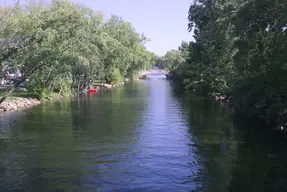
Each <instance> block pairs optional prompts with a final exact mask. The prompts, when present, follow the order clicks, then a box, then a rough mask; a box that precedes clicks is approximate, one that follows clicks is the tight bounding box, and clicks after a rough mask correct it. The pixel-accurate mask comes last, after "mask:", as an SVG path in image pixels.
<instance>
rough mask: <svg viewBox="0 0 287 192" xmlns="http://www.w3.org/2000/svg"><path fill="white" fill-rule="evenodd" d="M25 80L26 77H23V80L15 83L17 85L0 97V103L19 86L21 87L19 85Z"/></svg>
mask: <svg viewBox="0 0 287 192" xmlns="http://www.w3.org/2000/svg"><path fill="white" fill-rule="evenodd" d="M24 81H25V79H21V80H19V81H18V82H17V83H15V85H14V86H13V87H11V88H10V90H9V91H8V92H7V93H6V94H5V95H4V96H3V97H2V98H1V99H0V104H1V103H3V102H4V101H5V100H6V99H7V97H9V96H10V95H11V94H12V93H13V91H14V90H15V89H16V88H17V87H19V85H20V84H21V83H23V82H24Z"/></svg>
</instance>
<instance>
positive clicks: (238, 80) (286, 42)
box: [156, 0, 287, 130]
mask: <svg viewBox="0 0 287 192" xmlns="http://www.w3.org/2000/svg"><path fill="white" fill-rule="evenodd" d="M286 16H287V3H286V1H268V0H254V1H247V2H242V1H240V0H234V1H216V2H213V1H210V0H203V1H194V2H193V3H192V5H191V6H190V7H189V12H188V21H189V22H188V26H189V31H192V32H193V37H194V41H192V42H182V44H181V45H180V46H179V48H178V49H176V50H170V51H168V52H167V53H166V55H165V56H163V57H162V58H160V59H159V60H158V61H157V63H156V66H158V67H161V68H165V69H169V71H171V74H172V77H173V82H174V84H175V85H176V87H181V88H183V89H184V90H193V91H197V92H200V93H202V94H203V95H205V96H212V97H213V98H215V100H223V101H228V103H229V104H230V105H232V106H234V107H235V108H237V109H239V110H240V111H242V112H244V113H246V114H247V115H249V116H253V117H255V118H257V119H260V120H261V121H263V122H264V123H265V124H266V125H267V126H268V127H270V128H271V129H273V128H276V129H278V127H279V128H280V129H281V130H283V129H286V128H287V89H286V86H287V84H286V82H287V81H286V79H287V67H286V64H287V57H286V56H285V54H284V53H286V51H287V26H286Z"/></svg>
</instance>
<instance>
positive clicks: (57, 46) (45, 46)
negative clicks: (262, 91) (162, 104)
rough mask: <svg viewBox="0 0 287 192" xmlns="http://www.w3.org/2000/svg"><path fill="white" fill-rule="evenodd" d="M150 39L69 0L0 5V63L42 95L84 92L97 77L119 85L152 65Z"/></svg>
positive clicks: (20, 80)
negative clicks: (16, 72) (149, 47)
mask: <svg viewBox="0 0 287 192" xmlns="http://www.w3.org/2000/svg"><path fill="white" fill-rule="evenodd" d="M147 40H148V39H147V38H146V37H145V36H143V35H140V34H139V33H137V32H136V31H135V29H134V28H133V26H132V25H131V24H130V23H129V22H125V21H123V20H122V19H121V18H120V17H117V16H112V17H111V18H110V19H108V20H107V21H106V22H104V21H103V16H102V14H101V13H98V12H94V11H93V10H91V9H89V8H87V7H84V6H80V5H76V4H74V3H72V2H70V1H68V0H54V1H52V3H51V4H50V5H49V6H47V5H43V4H41V3H35V2H33V3H27V4H25V5H15V6H12V7H0V62H1V63H2V67H4V66H5V67H6V68H7V67H8V69H10V70H11V71H12V72H13V70H15V69H16V68H19V69H20V70H21V72H22V73H23V76H22V78H20V79H19V81H18V82H17V83H16V84H15V87H17V86H18V85H19V84H20V83H22V82H24V81H25V80H26V79H27V78H29V79H30V81H29V82H30V86H31V90H32V91H33V92H34V93H35V94H36V95H38V96H39V97H40V98H45V97H46V95H47V94H49V93H50V92H55V91H57V92H59V94H67V93H72V92H85V91H86V90H87V89H88V87H89V86H91V85H92V83H93V82H94V81H95V80H101V81H105V82H107V83H117V81H122V80H123V79H124V78H129V77H131V76H132V75H134V74H135V73H137V72H138V71H140V70H142V69H148V68H151V67H152V65H153V64H152V62H154V61H155V55H154V54H153V53H150V52H148V51H147V50H146V49H145V47H144V43H145V42H146V41H147Z"/></svg>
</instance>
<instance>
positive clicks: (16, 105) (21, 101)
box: [0, 79, 130, 114]
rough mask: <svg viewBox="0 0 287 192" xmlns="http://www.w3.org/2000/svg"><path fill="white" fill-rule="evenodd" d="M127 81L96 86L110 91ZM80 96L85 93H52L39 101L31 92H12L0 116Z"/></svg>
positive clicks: (127, 80) (0, 92)
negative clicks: (67, 94) (65, 94)
mask: <svg viewBox="0 0 287 192" xmlns="http://www.w3.org/2000/svg"><path fill="white" fill-rule="evenodd" d="M129 81H130V80H129V79H125V81H122V82H119V83H116V84H107V83H103V84H96V85H97V87H98V88H99V89H111V88H115V87H117V86H119V85H124V84H125V83H127V82H129ZM3 92H5V90H1V91H0V96H1V95H3ZM81 94H87V92H84V93H75V94H72V95H69V96H63V95H59V94H58V93H53V94H50V95H49V96H48V97H47V98H46V99H45V100H39V99H37V98H36V96H35V95H33V94H32V93H31V92H28V91H23V90H17V91H14V92H13V94H12V96H10V97H8V98H7V99H6V100H5V101H4V102H2V103H1V105H0V114H3V113H6V112H12V111H16V110H19V109H25V108H30V107H33V106H37V105H40V104H44V103H45V102H49V101H55V100H58V99H62V98H67V97H71V98H72V97H75V96H77V95H81Z"/></svg>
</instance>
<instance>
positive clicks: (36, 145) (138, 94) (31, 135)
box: [0, 78, 287, 192]
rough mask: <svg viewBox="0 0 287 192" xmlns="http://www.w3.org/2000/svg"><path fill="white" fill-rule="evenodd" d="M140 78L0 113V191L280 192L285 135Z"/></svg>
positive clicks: (286, 172) (286, 160) (286, 173)
mask: <svg viewBox="0 0 287 192" xmlns="http://www.w3.org/2000/svg"><path fill="white" fill-rule="evenodd" d="M263 129H264V128H263V127H261V126H260V125H259V124H258V122H254V121H252V120H251V119H249V118H247V117H245V116H242V115H239V114H236V113H234V112H233V111H232V110H231V109H230V108H228V107H227V106H226V105H224V104H223V103H220V102H214V101H210V100H207V99H204V98H201V97H197V96H194V95H192V94H176V93H175V92H174V91H173V89H172V87H171V86H170V83H169V82H168V81H166V80H164V79H157V78H156V79H150V80H141V81H136V82H132V83H128V84H126V85H123V86H119V87H117V88H114V89H111V90H101V91H99V92H98V93H95V94H91V95H87V96H83V97H81V98H73V99H72V100H71V99H66V100H62V101H57V102H51V103H46V104H43V105H40V106H37V107H34V108H32V109H25V110H21V111H17V112H12V113H7V114H5V115H3V116H2V117H1V119H0V191H1V192H6V191H13V192H14V191H16V192H22V191H23V192H24V191H25V192H26V191H29V192H34V191H35V192H38V191H41V192H45V191H60V192H61V191H80V192H82V191H115V192H121V191H135V192H138V191H143V192H145V191H163V192H168V191H171V192H175V191H179V192H180V191H183V192H185V191H214V192H217V191H218V192H221V191H238V192H242V191H287V182H286V178H287V169H286V167H287V151H286V146H287V143H286V141H285V140H284V139H283V138H281V137H280V135H279V133H272V134H271V133H266V132H265V131H262V130H263Z"/></svg>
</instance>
